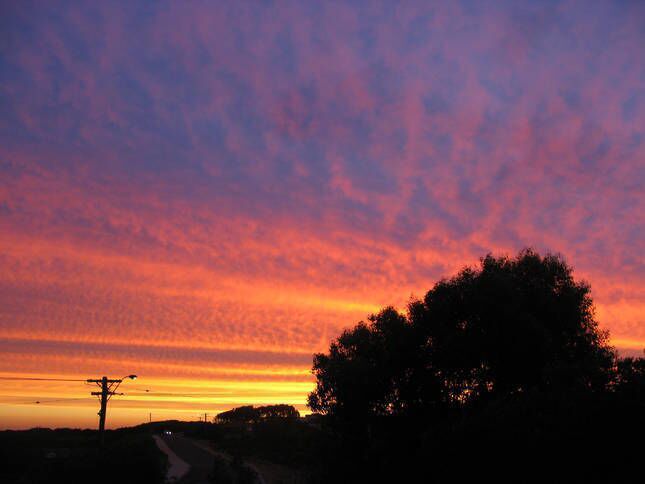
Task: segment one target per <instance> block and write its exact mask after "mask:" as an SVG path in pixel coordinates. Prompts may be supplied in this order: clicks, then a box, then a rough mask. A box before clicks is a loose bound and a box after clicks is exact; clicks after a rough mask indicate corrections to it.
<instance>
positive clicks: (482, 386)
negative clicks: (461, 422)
mask: <svg viewBox="0 0 645 484" xmlns="http://www.w3.org/2000/svg"><path fill="white" fill-rule="evenodd" d="M572 272H573V271H572V269H571V267H570V266H569V265H567V264H566V262H565V261H564V260H563V259H562V258H561V257H559V256H557V255H552V254H547V255H546V256H544V257H542V256H540V255H539V254H538V253H536V252H535V251H533V250H531V249H526V250H523V251H521V252H520V253H519V254H518V255H517V256H516V257H514V258H508V257H493V256H492V255H487V256H486V257H484V258H482V259H481V260H480V266H479V267H477V268H465V269H463V270H462V271H461V272H459V273H458V274H457V275H456V276H454V277H452V278H450V279H444V280H441V281H439V282H438V283H437V284H436V285H435V286H434V287H433V288H432V289H431V290H430V291H428V293H427V294H426V295H425V297H424V298H423V299H422V300H413V301H412V302H411V303H410V304H409V306H408V311H407V314H405V315H404V314H400V313H398V312H397V311H396V310H395V309H394V308H391V307H389V308H385V309H384V310H382V311H381V312H380V313H378V314H376V315H373V316H371V317H370V318H369V319H368V322H367V323H365V322H361V323H359V324H358V325H357V326H356V327H355V328H353V329H351V330H347V331H345V332H344V333H343V334H341V336H340V337H338V339H336V340H335V341H333V342H332V343H331V345H330V348H329V353H328V354H316V355H314V361H313V373H314V375H315V377H316V388H315V390H314V391H313V392H312V393H311V394H310V395H309V397H308V404H309V406H310V408H311V409H312V410H314V411H316V412H321V413H325V414H329V415H332V416H334V417H337V418H339V419H341V420H352V421H361V420H364V419H366V418H369V417H373V416H379V415H418V414H420V413H426V414H427V413H431V412H433V410H437V409H450V408H452V409H459V408H463V407H465V406H473V405H478V404H482V403H483V402H486V401H488V400H491V399H493V398H500V397H503V396H504V395H507V396H508V395H513V394H517V393H522V392H527V391H529V390H532V389H540V390H544V389H549V388H550V389H554V388H567V389H570V388H579V389H582V390H585V391H586V390H588V391H598V390H604V389H606V388H607V387H608V385H609V384H610V382H611V380H612V377H613V369H614V365H615V360H616V355H615V352H614V350H613V349H612V348H611V347H610V346H609V345H608V343H607V339H608V335H607V333H606V332H603V331H601V330H600V329H599V328H598V324H597V322H596V320H595V319H594V308H593V301H592V299H591V296H590V288H589V285H588V284H587V283H585V282H577V281H575V280H574V278H573V273H572Z"/></svg>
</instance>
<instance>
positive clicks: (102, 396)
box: [87, 375, 137, 447]
mask: <svg viewBox="0 0 645 484" xmlns="http://www.w3.org/2000/svg"><path fill="white" fill-rule="evenodd" d="M136 377H137V375H128V376H127V377H124V378H130V379H132V380H134V379H135V378H136ZM124 378H121V379H119V380H110V379H108V377H107V376H104V377H103V378H101V379H100V380H87V382H88V383H96V384H97V385H98V386H99V387H100V388H101V391H100V392H92V395H95V396H97V397H99V401H100V403H101V408H100V410H99V444H100V446H101V447H103V446H104V445H105V416H106V414H107V404H108V401H109V400H110V398H112V395H123V393H117V392H116V390H117V389H118V388H119V385H121V383H122V382H123V380H124Z"/></svg>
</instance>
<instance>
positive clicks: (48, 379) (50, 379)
mask: <svg viewBox="0 0 645 484" xmlns="http://www.w3.org/2000/svg"><path fill="white" fill-rule="evenodd" d="M0 380H27V381H82V382H84V381H85V380H73V379H70V378H27V377H18V376H0Z"/></svg>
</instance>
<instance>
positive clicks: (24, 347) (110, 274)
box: [0, 1, 645, 381]
mask: <svg viewBox="0 0 645 484" xmlns="http://www.w3.org/2000/svg"><path fill="white" fill-rule="evenodd" d="M644 21H645V8H644V7H643V5H642V4H641V3H639V2H620V3H618V2H603V1H599V2H593V3H592V4H590V3H589V2H577V1H569V2H536V3H534V2H505V1H497V2H487V3H485V4H482V3H481V2H470V1H463V2H450V3H446V4H432V3H431V2H406V3H404V4H400V5H395V4H394V3H392V2H364V3H360V2H359V3H354V4H352V5H347V4H342V3H333V2H327V3H318V2H275V3H271V4H262V5H260V4H256V5H252V4H248V3H228V4H218V5H214V4H212V3H209V2H204V3H202V2H190V3H185V2H183V3H176V2H155V3H137V4H132V3H121V2H101V3H97V4H95V5H86V4H82V3H74V2H71V3H63V4H57V5H43V4H41V3H36V2H19V3H13V4H5V5H3V7H2V15H0V32H2V34H0V105H1V106H2V109H1V110H0V141H1V142H0V180H1V181H2V183H0V234H1V235H0V269H1V271H0V338H2V339H1V340H0V348H2V350H3V354H4V353H6V354H7V355H9V357H7V358H5V359H4V361H3V363H1V364H0V371H2V372H10V371H12V368H14V367H20V368H22V370H21V371H24V372H32V371H36V368H35V366H34V365H35V364H36V363H34V362H35V361H37V357H38V355H41V356H42V357H43V358H46V359H47V361H48V364H50V365H53V366H52V368H55V369H56V371H57V372H58V373H75V372H77V371H79V367H78V364H79V363H78V361H77V360H75V359H74V358H75V356H74V355H75V354H82V355H84V356H87V358H88V360H87V361H90V359H91V360H92V361H93V362H97V364H98V363H99V362H101V361H104V362H105V363H106V364H105V367H104V370H102V371H112V370H110V368H112V365H113V364H114V362H116V361H118V360H119V358H120V357H124V355H127V361H128V362H131V363H132V364H136V363H137V358H138V363H139V364H140V366H142V367H145V368H147V369H149V371H150V372H151V373H150V374H154V375H156V377H161V376H162V374H163V372H164V371H166V372H168V374H172V375H174V376H176V377H177V378H181V377H182V375H184V377H186V378H188V376H189V375H191V377H193V376H194V377H195V378H197V377H198V376H199V375H202V376H204V377H205V374H206V373H208V372H209V370H208V369H207V367H208V366H209V364H210V362H211V361H216V362H218V364H219V363H222V362H223V363H224V364H225V366H226V367H227V368H228V370H226V371H228V373H226V374H224V373H225V372H221V373H219V374H218V375H219V376H218V375H215V376H213V375H212V373H211V377H212V378H215V379H220V380H221V381H224V380H226V379H227V378H229V377H230V378H233V379H235V378H238V377H239V378H241V377H240V375H241V374H242V370H243V368H242V367H243V366H245V365H246V367H247V368H248V374H247V376H246V377H245V378H246V379H247V380H248V381H250V380H252V378H253V377H252V375H253V372H252V369H253V368H257V367H262V366H263V365H266V364H268V363H270V365H273V366H276V367H280V366H281V365H282V367H283V368H284V369H285V371H286V370H287V369H291V368H296V367H297V368H300V371H302V370H306V368H307V367H308V363H307V361H306V359H303V357H302V355H303V354H304V355H306V354H310V353H312V352H314V351H320V350H322V349H324V348H325V347H326V345H327V344H328V342H329V339H330V338H332V337H333V336H334V335H336V334H338V332H339V331H340V330H341V329H342V328H344V327H347V326H349V325H351V324H353V323H354V322H356V321H357V320H360V319H361V318H363V317H364V316H365V315H366V314H367V313H369V312H371V311H373V310H375V309H377V308H378V307H379V306H381V305H385V304H396V305H399V306H402V305H404V304H405V302H406V301H407V300H408V298H409V297H410V295H411V294H417V295H420V294H422V293H423V292H424V291H426V290H427V289H429V288H430V286H431V285H432V283H433V282H434V281H436V280H437V279H439V278H440V277H444V276H447V275H450V274H451V273H453V272H454V271H456V270H457V269H458V268H459V267H461V266H462V265H464V264H474V263H476V261H477V259H478V257H480V256H482V255H483V254H485V253H487V252H489V251H493V252H496V253H514V252H516V251H517V250H518V249H520V248H522V247H525V246H528V245H530V246H533V247H535V248H537V249H539V250H542V251H546V250H550V251H554V252H560V253H562V254H564V255H565V256H566V258H567V260H568V262H569V263H571V264H572V265H573V266H574V267H575V269H576V275H577V276H578V277H581V278H584V279H586V280H588V281H589V282H590V283H591V285H592V288H593V292H594V297H595V300H596V303H597V310H598V311H597V313H598V319H599V320H600V323H601V325H602V326H603V327H604V328H608V329H610V330H611V332H612V335H613V337H614V341H615V343H616V344H617V345H618V346H619V347H621V348H623V349H624V350H625V351H628V350H629V351H631V352H632V353H633V352H636V351H639V349H640V348H642V347H643V346H644V345H645V321H643V317H642V314H643V310H644V309H645V307H644V306H645V303H644V300H645V299H644V297H645V296H644V287H645V280H644V274H645V270H644V263H643V258H642V256H641V254H642V252H643V249H645V247H644V246H643V241H644V240H645V237H644V235H645V234H644V229H643V227H644V215H643V213H644V212H643V209H642V207H643V205H644V199H643V191H642V186H643V185H645V175H644V174H645V170H644V169H643V159H645V145H644V143H645V137H644V131H643V126H645V85H644V81H643V79H645V63H644V62H643V58H642V54H641V52H640V51H641V50H642V49H641V46H642V45H644V44H645V34H644V32H643V29H642V25H643V22H644ZM29 342H31V343H29ZM88 345H89V346H88ZM96 345H98V346H96ZM29 348H32V349H31V350H30V349H29ZM18 349H20V350H19V351H18ZM267 351H268V352H271V354H272V355H273V354H275V355H280V356H275V357H273V356H272V357H271V358H275V359H271V358H269V359H267V358H268V357H267V353H266V352H267ZM88 352H89V353H88ZM209 352H214V353H209ZM218 352H219V353H218ZM222 352H223V353H222ZM226 352H236V353H226ZM90 353H91V354H90ZM137 355H138V357H137ZM30 358H31V359H30ZM213 358H215V360H213ZM222 358H223V360H222ZM242 363H244V365H242ZM92 365H94V363H92ZM173 365H174V366H173ZM200 365H201V367H202V369H205V370H204V371H205V372H206V373H203V372H202V373H199V371H198V369H199V367H200ZM99 367H100V365H99ZM229 367H230V368H229ZM119 368H120V367H119ZM94 369H97V370H98V367H92V370H94ZM229 370H230V371H229ZM200 371H201V370H200ZM289 371H291V370H289ZM231 372H232V373H231ZM227 375H228V376H227ZM235 375H237V376H235ZM230 378H229V379H230ZM258 378H264V377H258ZM271 378H272V379H274V380H275V381H278V379H279V378H280V377H279V376H275V375H274V376H272V377H271ZM284 378H285V379H286V380H285V381H287V380H288V378H291V377H288V376H287V375H286V374H285V376H284ZM298 378H300V377H298Z"/></svg>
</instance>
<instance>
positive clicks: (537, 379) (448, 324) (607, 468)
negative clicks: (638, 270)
mask: <svg viewBox="0 0 645 484" xmlns="http://www.w3.org/2000/svg"><path fill="white" fill-rule="evenodd" d="M313 373H314V375H315V377H316V388H315V390H314V391H313V392H312V393H311V394H310V395H309V399H308V403H309V406H310V408H311V409H312V410H313V411H314V412H315V414H314V415H309V416H307V417H305V418H301V417H300V416H299V414H298V412H297V411H296V409H294V408H293V407H290V406H288V405H270V406H264V407H253V406H245V407H239V408H237V409H233V410H230V411H228V412H224V413H222V414H220V415H218V418H217V419H216V421H215V422H199V423H198V422H176V421H175V422H160V423H153V424H146V425H142V426H140V427H136V428H133V429H124V430H122V431H117V432H111V433H110V436H109V439H108V451H107V453H106V455H105V456H102V455H100V454H98V453H97V452H96V451H95V450H94V449H93V448H88V447H87V445H86V444H87V442H90V441H92V439H91V438H89V437H88V436H87V434H84V432H82V431H57V432H51V431H44V430H34V431H30V432H25V433H11V432H4V433H0V449H2V452H3V461H4V462H9V464H7V465H2V466H0V477H2V478H4V480H7V478H15V477H16V476H19V477H20V478H21V479H23V480H18V481H10V482H57V481H49V480H38V478H41V477H42V476H47V475H50V476H51V475H56V476H68V477H67V482H108V480H110V482H112V480H111V476H110V475H109V474H108V475H104V474H102V473H100V472H99V473H97V470H100V469H102V468H103V467H104V466H106V465H108V464H107V463H108V462H109V463H114V462H119V463H121V466H122V467H123V468H127V469H128V472H124V473H119V479H118V480H119V482H138V483H147V482H150V483H152V482H160V476H161V474H162V471H163V468H164V461H163V458H162V457H160V454H159V452H158V451H157V449H156V448H154V444H153V443H152V440H151V439H150V435H151V434H152V433H153V432H154V433H162V432H164V431H170V432H172V434H173V435H174V434H175V433H178V434H182V435H185V436H186V439H193V440H196V441H201V442H206V443H208V444H210V445H211V446H212V448H214V449H216V450H217V451H218V452H221V455H219V456H213V459H212V461H213V463H212V470H209V471H208V476H209V477H208V478H209V479H211V480H212V482H217V483H220V484H221V483H231V484H233V483H240V484H246V483H253V482H257V475H258V473H259V474H260V475H262V476H263V478H264V481H265V482H267V484H272V483H280V482H281V483H285V484H286V483H290V484H301V483H303V484H304V483H313V484H315V483H343V482H352V483H361V482H367V483H379V482H400V483H407V482H465V481H471V482H472V481H476V482H485V481H493V482H581V481H590V482H599V481H607V482H626V481H638V480H639V479H642V477H641V476H642V459H643V444H642V439H643V435H644V431H645V359H643V358H620V357H619V356H618V355H617V353H616V351H615V350H614V348H612V347H611V346H610V345H609V344H608V334H607V333H605V332H603V331H601V330H600V329H599V327H598V324H597V322H596V320H595V319H594V310H593V302H592V300H591V296H590V288H589V286H588V285H587V284H586V283H584V282H580V281H575V280H574V278H573V274H572V270H571V268H570V267H569V266H568V265H567V264H566V263H565V262H564V261H563V260H562V259H561V258H559V257H557V256H552V255H547V256H545V257H542V256H540V255H539V254H537V253H535V252H533V251H530V250H526V251H523V252H521V253H520V254H518V256H516V257H515V258H505V257H501V258H495V257H492V256H488V257H485V258H483V259H482V261H481V266H480V267H478V268H476V269H472V268H470V269H464V270H463V271H462V272H460V273H459V274H457V275H456V276H455V277H453V278H451V279H446V280H442V281H440V282H439V283H437V284H436V285H435V286H434V287H433V288H432V289H431V290H430V291H429V292H428V293H427V294H426V295H425V297H424V298H423V299H419V300H412V301H411V302H410V304H409V306H408V310H407V312H406V313H405V314H401V313H399V312H397V311H396V310H395V309H393V308H385V309H384V310H382V311H381V312H380V313H378V314H376V315H373V316H371V317H370V318H369V319H368V321H367V322H364V323H359V324H358V325H357V326H355V327H354V328H353V329H351V330H348V331H345V332H344V333H343V334H342V335H341V336H339V337H338V338H337V339H336V340H335V341H333V342H332V344H331V346H330V348H329V352H328V353H326V354H317V355H315V356H314V365H313ZM119 432H121V433H119ZM182 438H183V437H182ZM83 439H84V440H83ZM94 440H95V439H94ZM81 441H83V442H85V443H80V442H81ZM179 441H180V440H179V439H178V440H177V442H179ZM170 443H172V442H170ZM8 444H9V445H8ZM49 447H51V448H55V449H59V448H64V449H67V450H66V451H65V452H67V453H68V454H69V453H71V454H73V455H79V456H81V457H82V458H81V459H75V460H74V462H73V463H72V461H71V460H70V459H67V460H66V459H58V458H53V459H51V460H46V458H45V457H43V456H44V455H45V454H44V453H43V450H44V449H46V448H49ZM34 461H35V462H38V465H37V466H34V465H32V463H33V462H34ZM209 466H210V464H209ZM108 467H109V466H108ZM77 476H82V477H83V478H77ZM87 476H92V478H91V479H89V478H87ZM25 479H27V480H25ZM29 479H31V480H29ZM101 479H103V480H101ZM0 480H2V479H0ZM63 482H65V481H64V480H63Z"/></svg>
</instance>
